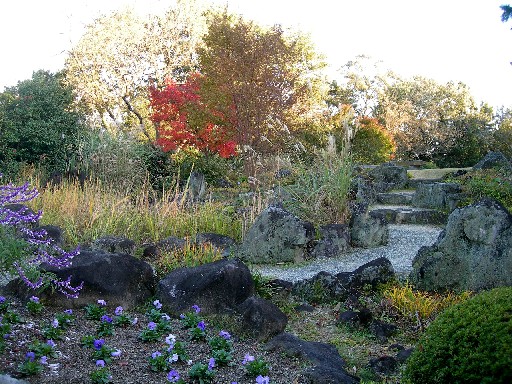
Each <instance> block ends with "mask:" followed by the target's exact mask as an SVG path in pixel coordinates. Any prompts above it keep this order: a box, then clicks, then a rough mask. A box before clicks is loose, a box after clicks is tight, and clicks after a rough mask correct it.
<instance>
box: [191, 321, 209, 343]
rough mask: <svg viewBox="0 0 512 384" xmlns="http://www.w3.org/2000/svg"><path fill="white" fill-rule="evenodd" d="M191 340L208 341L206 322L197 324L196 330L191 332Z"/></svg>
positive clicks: (192, 329) (193, 329)
mask: <svg viewBox="0 0 512 384" xmlns="http://www.w3.org/2000/svg"><path fill="white" fill-rule="evenodd" d="M189 333H190V339H191V340H206V324H205V322H204V321H202V320H201V321H200V322H199V323H197V326H196V327H195V328H191V329H190V330H189Z"/></svg>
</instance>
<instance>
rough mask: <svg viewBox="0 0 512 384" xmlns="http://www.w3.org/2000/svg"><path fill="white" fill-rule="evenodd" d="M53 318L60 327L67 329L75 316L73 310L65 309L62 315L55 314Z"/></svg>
mask: <svg viewBox="0 0 512 384" xmlns="http://www.w3.org/2000/svg"><path fill="white" fill-rule="evenodd" d="M55 318H56V319H57V321H58V322H59V324H60V326H61V327H62V328H64V329H66V328H67V327H69V326H70V325H71V324H73V322H74V321H75V316H74V315H73V310H71V309H66V310H65V311H63V312H62V313H57V314H56V315H55Z"/></svg>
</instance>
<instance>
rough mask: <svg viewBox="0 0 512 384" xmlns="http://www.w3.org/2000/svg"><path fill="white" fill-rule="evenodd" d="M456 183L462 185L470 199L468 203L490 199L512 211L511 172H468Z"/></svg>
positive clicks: (494, 169) (487, 170) (497, 170)
mask: <svg viewBox="0 0 512 384" xmlns="http://www.w3.org/2000/svg"><path fill="white" fill-rule="evenodd" d="M454 181H456V182H458V183H460V184H461V186H462V189H463V192H464V193H465V194H466V195H467V197H468V199H467V203H470V204H471V203H473V202H475V201H478V200H480V199H482V198H484V197H489V198H492V199H494V200H496V201H499V202H500V203H501V204H502V205H503V206H504V207H505V208H507V209H508V210H509V211H512V175H511V174H510V172H509V171H507V170H504V169H499V168H493V169H482V170H477V171H471V172H468V173H467V174H466V175H464V176H463V177H461V178H457V179H455V180H454Z"/></svg>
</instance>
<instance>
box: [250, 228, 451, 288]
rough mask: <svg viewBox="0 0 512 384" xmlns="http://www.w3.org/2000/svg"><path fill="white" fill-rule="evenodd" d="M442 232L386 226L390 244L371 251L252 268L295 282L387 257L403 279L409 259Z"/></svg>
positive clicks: (347, 270)
mask: <svg viewBox="0 0 512 384" xmlns="http://www.w3.org/2000/svg"><path fill="white" fill-rule="evenodd" d="M441 231H442V228H440V227H437V226H432V225H412V224H411V225H409V224H408V225H403V224H400V225H398V224H395V225H389V242H388V244H387V245H385V246H380V247H377V248H370V249H362V248H354V249H352V251H350V252H349V253H347V254H344V255H342V256H339V257H336V258H329V259H327V258H323V259H316V260H313V261H311V262H308V263H304V264H301V265H299V266H296V267H290V266H267V265H265V266H263V265H261V266H254V267H253V270H255V271H258V272H260V273H261V274H262V275H263V276H268V277H271V278H278V279H282V280H285V281H289V282H293V283H295V282H297V281H300V280H304V279H309V278H311V277H313V276H314V275H316V274H317V273H318V272H321V271H325V272H329V273H332V274H336V273H339V272H351V271H353V270H355V269H357V268H358V267H360V266H361V265H363V264H366V263H367V262H369V261H372V260H375V259H377V258H379V257H386V258H388V259H389V261H391V263H392V264H393V268H394V269H395V272H396V273H397V274H398V275H400V276H405V275H408V274H409V273H410V271H411V270H412V260H413V259H414V257H415V256H416V253H417V252H418V250H419V249H420V248H421V247H422V246H425V245H432V244H434V242H435V241H436V240H437V238H438V236H439V234H440V233H441Z"/></svg>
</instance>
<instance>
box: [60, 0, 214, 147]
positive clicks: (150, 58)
mask: <svg viewBox="0 0 512 384" xmlns="http://www.w3.org/2000/svg"><path fill="white" fill-rule="evenodd" d="M202 20H203V18H202V17H201V8H200V7H199V6H198V5H197V4H196V1H194V0H178V1H177V4H176V6H175V7H173V8H170V9H169V10H168V11H167V12H165V13H164V14H162V15H149V16H147V17H145V18H143V17H140V16H138V15H137V14H135V13H134V12H133V11H130V10H128V9H127V10H123V11H117V12H114V13H113V14H110V15H107V16H102V17H100V18H98V19H97V20H95V21H94V23H93V24H91V25H89V26H88V28H87V30H86V32H85V34H84V35H83V36H82V38H81V40H80V41H79V42H78V44H77V45H76V46H75V47H74V48H73V49H72V50H71V52H70V54H69V57H68V58H67V60H66V64H65V68H66V79H67V81H68V82H69V84H72V85H73V86H74V87H75V88H76V89H77V92H78V100H79V102H80V105H81V107H83V108H84V110H85V111H86V112H87V113H88V114H89V115H90V116H91V118H92V119H93V121H94V122H95V123H96V122H99V123H100V124H101V125H102V126H103V127H105V128H107V129H110V130H113V131H116V130H130V131H134V130H136V128H139V132H141V133H142V134H144V135H145V136H146V138H151V139H153V138H154V130H153V125H152V123H151V122H150V121H149V111H148V108H149V98H148V85H150V84H151V83H152V82H161V83H163V81H164V79H166V78H168V77H169V78H174V79H182V78H184V76H186V74H187V73H188V71H189V70H190V69H193V68H195V67H196V66H197V61H196V55H195V51H196V47H197V46H198V44H200V41H201V40H200V39H201V35H202V33H203V29H204V23H203V21H202Z"/></svg>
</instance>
